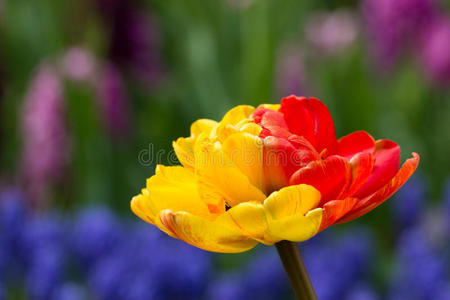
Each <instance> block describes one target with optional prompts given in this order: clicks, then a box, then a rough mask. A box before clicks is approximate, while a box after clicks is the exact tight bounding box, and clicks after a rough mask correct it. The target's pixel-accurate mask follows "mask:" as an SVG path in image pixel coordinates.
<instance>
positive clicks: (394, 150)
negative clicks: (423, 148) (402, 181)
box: [355, 140, 400, 199]
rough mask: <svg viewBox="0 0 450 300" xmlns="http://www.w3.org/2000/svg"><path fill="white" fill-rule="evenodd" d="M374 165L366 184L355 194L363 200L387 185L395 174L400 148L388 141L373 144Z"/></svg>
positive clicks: (398, 164)
mask: <svg viewBox="0 0 450 300" xmlns="http://www.w3.org/2000/svg"><path fill="white" fill-rule="evenodd" d="M375 147H376V150H375V154H374V158H375V163H374V165H373V171H372V174H371V175H370V177H369V179H368V180H367V182H366V183H365V184H364V185H363V186H362V187H361V188H360V189H359V190H358V191H357V192H356V193H355V196H356V197H358V198H360V199H361V198H364V197H366V196H368V195H370V194H372V193H374V192H375V191H376V190H378V189H379V188H381V187H382V186H384V185H385V184H386V183H388V182H389V181H390V180H391V179H392V178H393V177H394V176H395V174H396V173H397V171H398V167H399V166H400V147H399V146H398V145H397V144H396V143H394V142H392V141H389V140H378V141H376V142H375Z"/></svg>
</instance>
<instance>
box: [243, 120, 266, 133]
mask: <svg viewBox="0 0 450 300" xmlns="http://www.w3.org/2000/svg"><path fill="white" fill-rule="evenodd" d="M239 131H240V132H247V133H249V134H251V135H256V136H259V134H260V133H261V131H262V127H261V126H259V125H258V124H256V123H253V122H249V123H246V124H244V125H242V126H239Z"/></svg>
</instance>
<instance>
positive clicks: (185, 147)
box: [172, 138, 195, 168]
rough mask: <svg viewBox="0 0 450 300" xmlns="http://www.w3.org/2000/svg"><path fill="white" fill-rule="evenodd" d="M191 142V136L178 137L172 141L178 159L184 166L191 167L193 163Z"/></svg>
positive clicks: (192, 140)
mask: <svg viewBox="0 0 450 300" xmlns="http://www.w3.org/2000/svg"><path fill="white" fill-rule="evenodd" d="M193 142H194V139H193V138H179V139H177V140H176V141H175V142H173V143H172V146H173V150H175V154H176V155H177V157H178V160H179V161H180V163H181V164H182V165H183V166H184V167H186V168H193V167H194V165H195V161H194V145H193Z"/></svg>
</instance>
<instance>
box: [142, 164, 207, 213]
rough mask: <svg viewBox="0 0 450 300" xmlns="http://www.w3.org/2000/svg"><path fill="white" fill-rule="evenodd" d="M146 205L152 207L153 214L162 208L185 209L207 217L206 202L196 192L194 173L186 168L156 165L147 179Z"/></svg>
mask: <svg viewBox="0 0 450 300" xmlns="http://www.w3.org/2000/svg"><path fill="white" fill-rule="evenodd" d="M146 190H147V191H148V197H144V200H146V201H148V204H147V205H151V206H152V207H153V208H154V211H153V213H154V215H155V216H156V215H157V214H158V212H159V211H161V210H163V209H170V210H172V211H175V212H176V211H186V212H190V213H192V214H195V215H198V216H203V217H209V215H210V212H209V210H208V207H207V204H206V203H205V202H203V201H202V200H201V199H200V197H199V195H198V192H197V183H196V179H195V176H194V173H193V172H192V171H191V170H188V169H186V168H183V167H180V166H176V167H165V166H162V165H158V166H157V167H156V172H155V175H154V176H152V177H150V178H149V179H148V180H147V189H146Z"/></svg>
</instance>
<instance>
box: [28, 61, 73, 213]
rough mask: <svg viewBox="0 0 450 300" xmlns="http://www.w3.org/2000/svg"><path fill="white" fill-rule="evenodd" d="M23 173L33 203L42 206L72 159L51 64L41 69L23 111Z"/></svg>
mask: <svg viewBox="0 0 450 300" xmlns="http://www.w3.org/2000/svg"><path fill="white" fill-rule="evenodd" d="M22 135H23V141H24V145H23V153H22V172H23V173H24V174H23V175H24V177H25V180H26V181H27V183H26V184H25V186H27V187H29V190H28V192H29V195H30V200H31V201H32V202H33V204H34V205H36V206H43V205H44V204H45V203H44V202H45V201H48V197H46V189H47V187H48V186H49V184H52V183H55V182H59V181H61V180H62V178H63V176H64V173H65V171H66V167H67V163H68V160H69V139H68V135H67V131H66V124H65V103H64V99H63V91H62V84H61V80H60V78H59V76H58V74H57V73H56V71H55V70H54V69H53V68H52V67H50V66H49V65H46V64H44V65H42V66H40V67H39V68H38V70H37V72H36V74H35V75H34V78H33V80H32V82H31V85H30V87H29V90H28V93H27V96H26V98H25V103H24V107H23V111H22Z"/></svg>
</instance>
